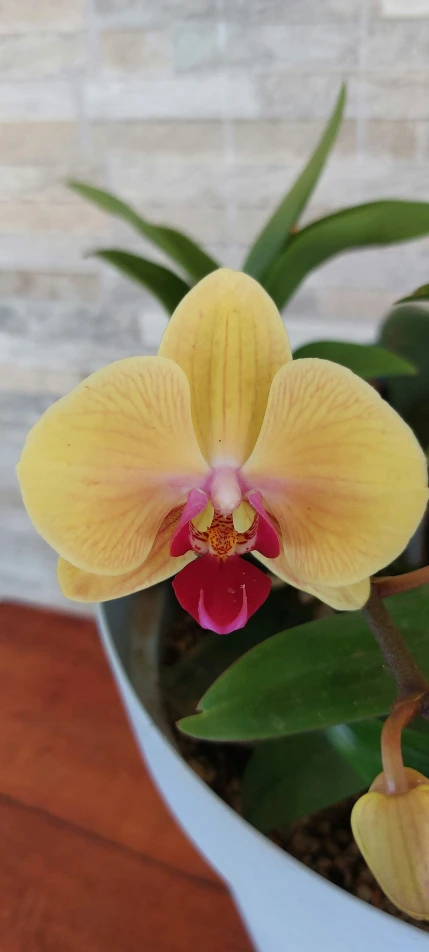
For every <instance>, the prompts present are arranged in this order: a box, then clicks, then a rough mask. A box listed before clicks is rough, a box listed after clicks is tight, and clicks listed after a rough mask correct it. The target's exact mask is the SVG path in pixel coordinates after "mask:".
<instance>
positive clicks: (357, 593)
mask: <svg viewBox="0 0 429 952" xmlns="http://www.w3.org/2000/svg"><path fill="white" fill-rule="evenodd" d="M253 555H254V556H255V558H256V559H258V561H259V562H262V564H263V565H265V567H266V568H267V569H269V571H270V572H272V573H273V575H277V577H278V578H281V579H282V581H283V582H287V584H288V585H292V586H293V587H294V588H298V589H300V590H301V591H302V592H308V594H309V595H315V597H316V598H319V599H320V601H321V602H324V603H325V605H330V607H331V608H336V609H337V610H338V611H342V612H345V611H356V610H357V609H359V608H362V607H363V605H365V603H366V602H367V601H368V598H369V594H370V589H371V584H370V580H369V578H364V579H362V581H361V582H354V583H353V585H341V586H337V587H336V588H335V587H333V586H331V587H330V586H329V585H309V584H308V582H301V581H300V580H299V579H297V577H296V576H295V575H294V574H293V571H292V569H291V566H290V565H289V563H288V561H287V558H286V555H285V553H284V552H281V553H280V555H279V557H278V558H277V559H266V558H265V556H263V555H260V554H259V552H253Z"/></svg>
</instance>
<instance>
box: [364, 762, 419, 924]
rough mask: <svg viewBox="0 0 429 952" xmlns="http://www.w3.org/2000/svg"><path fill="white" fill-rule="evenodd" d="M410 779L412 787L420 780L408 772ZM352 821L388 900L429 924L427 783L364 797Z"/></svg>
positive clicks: (373, 793)
mask: <svg viewBox="0 0 429 952" xmlns="http://www.w3.org/2000/svg"><path fill="white" fill-rule="evenodd" d="M407 776H408V777H409V778H412V779H413V780H414V782H415V779H416V777H417V778H419V777H422V775H421V774H416V771H412V770H409V769H407ZM422 780H425V778H424V777H422ZM351 822H352V829H353V835H354V837H355V840H356V842H357V844H358V846H359V849H360V850H361V852H362V854H363V856H364V858H365V860H366V862H367V863H368V866H369V868H370V869H371V871H372V872H373V874H374V876H375V877H376V879H377V880H378V882H379V883H380V886H381V888H382V889H383V890H384V892H385V893H386V895H387V896H388V897H389V899H390V900H391V901H392V902H393V903H395V905H396V906H398V907H399V909H402V910H403V911H404V912H406V913H408V915H409V916H413V917H414V918H415V919H429V784H428V783H427V782H424V783H419V785H418V786H414V787H413V788H412V789H410V790H409V791H408V792H407V793H403V794H395V795H386V794H384V793H376V792H370V793H366V794H365V796H363V797H361V799H360V800H358V802H357V803H356V804H355V806H354V807H353V811H352V817H351Z"/></svg>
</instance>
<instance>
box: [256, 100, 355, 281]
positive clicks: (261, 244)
mask: <svg viewBox="0 0 429 952" xmlns="http://www.w3.org/2000/svg"><path fill="white" fill-rule="evenodd" d="M345 101H346V87H345V85H344V83H343V85H342V86H341V89H340V92H339V95H338V98H337V102H336V104H335V108H334V111H333V113H332V115H331V118H330V120H329V122H328V124H327V126H326V129H325V131H324V133H323V136H322V138H321V140H320V142H319V144H318V146H317V148H316V149H315V151H314V152H313V155H312V156H311V159H310V161H309V162H308V164H307V165H306V167H305V169H304V170H303V172H301V175H300V176H299V178H298V179H297V180H296V182H295V184H294V185H293V187H292V189H291V190H290V192H288V194H287V195H286V196H285V198H284V199H283V200H282V202H281V203H280V205H279V206H278V208H277V209H276V211H275V212H274V214H273V216H272V217H271V218H270V219H269V221H268V222H267V224H266V225H265V226H264V228H263V229H262V231H261V233H260V235H259V236H258V238H257V239H256V241H255V243H254V245H252V247H251V249H250V251H249V254H248V255H247V258H246V260H245V262H244V264H243V271H246V272H247V274H251V275H252V276H253V277H254V278H256V279H257V280H258V281H261V282H262V284H263V283H264V278H265V276H266V273H267V271H269V269H270V268H271V267H272V266H273V264H274V262H275V261H276V259H277V257H278V255H279V253H280V252H281V251H283V250H284V248H285V247H286V244H287V243H288V241H289V237H290V232H291V229H292V228H293V226H294V225H295V224H296V222H297V220H298V218H299V216H300V215H301V213H302V211H303V210H304V208H305V206H306V204H307V202H308V199H309V198H310V195H311V193H312V192H313V190H314V188H315V186H316V184H317V182H318V179H319V178H320V175H321V173H322V171H323V168H324V165H325V162H326V160H327V158H328V155H329V153H330V151H331V149H332V146H333V144H334V142H335V139H336V137H337V134H338V129H339V127H340V124H341V120H342V117H343V113H344V106H345Z"/></svg>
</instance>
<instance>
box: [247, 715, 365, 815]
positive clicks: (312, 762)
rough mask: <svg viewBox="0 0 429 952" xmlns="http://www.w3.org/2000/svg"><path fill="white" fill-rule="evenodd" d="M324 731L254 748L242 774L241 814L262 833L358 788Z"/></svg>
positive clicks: (353, 774) (355, 777) (358, 779)
mask: <svg viewBox="0 0 429 952" xmlns="http://www.w3.org/2000/svg"><path fill="white" fill-rule="evenodd" d="M363 785H364V784H363V781H362V777H361V776H360V774H359V773H357V772H356V770H354V768H353V766H350V765H349V763H348V761H347V758H343V757H342V756H341V754H339V753H338V752H337V750H336V749H335V747H333V745H332V744H331V743H330V741H329V740H328V738H327V737H326V735H325V733H324V731H317V732H316V733H313V732H311V733H308V734H298V735H294V736H292V737H284V738H283V739H282V740H275V741H266V742H265V743H262V744H258V746H257V747H256V748H255V750H254V751H253V754H252V756H251V758H250V760H249V762H248V765H247V768H246V771H245V773H244V777H243V781H242V785H241V796H242V804H243V814H244V816H245V818H246V820H248V821H249V823H252V824H253V826H255V827H256V828H257V829H258V830H261V832H262V833H268V832H269V831H270V830H273V829H274V828H275V827H281V826H285V825H286V824H287V823H291V822H292V820H296V819H297V817H300V816H306V815H307V814H308V813H313V812H315V811H316V810H322V809H323V807H327V806H329V805H330V804H331V803H335V802H336V801H337V800H342V799H343V798H344V797H347V796H350V795H351V794H353V793H358V792H359V791H360V790H361V789H362V787H363Z"/></svg>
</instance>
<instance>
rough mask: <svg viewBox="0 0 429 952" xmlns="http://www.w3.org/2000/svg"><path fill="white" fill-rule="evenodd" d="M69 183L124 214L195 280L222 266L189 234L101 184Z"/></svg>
mask: <svg viewBox="0 0 429 952" xmlns="http://www.w3.org/2000/svg"><path fill="white" fill-rule="evenodd" d="M68 185H69V188H71V189H72V190H73V191H74V192H77V194H78V195H81V196H82V198H86V199H88V201H90V202H93V204H94V205H97V207H98V208H102V209H103V211H105V212H108V213H109V214H110V215H115V216H116V218H121V219H122V221H125V222H127V224H128V225H131V227H132V228H135V230H136V231H138V232H139V233H140V234H141V235H143V236H144V237H145V238H147V239H148V240H149V241H151V242H152V243H153V244H154V245H157V247H158V248H161V250H162V251H164V252H165V254H167V255H169V257H170V258H172V259H173V261H175V262H176V263H177V264H179V265H180V266H181V268H183V269H184V271H186V272H187V274H188V275H189V277H190V278H192V279H193V280H194V281H200V280H201V278H204V277H205V276H206V274H210V272H211V271H216V269H217V268H218V267H219V265H218V264H217V262H216V261H215V260H214V258H211V257H210V255H208V254H206V252H205V251H204V250H203V248H200V246H199V245H198V244H197V243H196V242H195V241H193V240H192V238H189V237H188V235H184V234H183V233H182V232H181V231H177V230H176V229H175V228H168V227H167V226H164V225H155V224H154V223H153V222H150V221H147V219H146V218H143V217H142V216H141V215H139V214H138V213H137V212H136V211H134V209H133V208H131V206H130V205H128V204H127V203H126V202H123V201H122V200H121V199H120V198H117V196H116V195H112V194H111V193H110V192H106V191H104V190H103V189H100V188H94V187H93V186H92V185H86V184H85V183H84V182H76V181H69V183H68Z"/></svg>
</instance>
